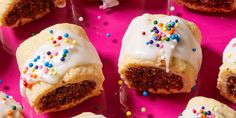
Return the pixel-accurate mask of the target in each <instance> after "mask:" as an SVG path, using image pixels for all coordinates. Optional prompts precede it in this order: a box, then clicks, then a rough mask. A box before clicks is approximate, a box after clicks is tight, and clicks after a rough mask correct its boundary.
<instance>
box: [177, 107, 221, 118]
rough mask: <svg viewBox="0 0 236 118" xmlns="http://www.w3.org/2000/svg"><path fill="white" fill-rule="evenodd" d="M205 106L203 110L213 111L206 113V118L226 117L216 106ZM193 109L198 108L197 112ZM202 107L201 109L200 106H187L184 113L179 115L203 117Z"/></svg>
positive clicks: (183, 116) (182, 116)
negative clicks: (200, 111)
mask: <svg viewBox="0 0 236 118" xmlns="http://www.w3.org/2000/svg"><path fill="white" fill-rule="evenodd" d="M204 108H205V109H204V110H203V111H205V112H207V111H210V112H211V114H209V115H206V117H205V118H225V117H224V116H223V115H222V113H220V112H219V111H218V109H217V108H216V107H215V108H207V107H205V106H204ZM193 109H195V110H196V113H194V112H193ZM200 109H201V107H200V106H198V107H195V108H194V107H193V108H191V109H190V108H187V109H185V110H184V111H183V112H182V114H181V115H180V116H179V118H202V116H203V115H202V114H201V113H199V110H200Z"/></svg>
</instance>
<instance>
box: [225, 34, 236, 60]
mask: <svg viewBox="0 0 236 118" xmlns="http://www.w3.org/2000/svg"><path fill="white" fill-rule="evenodd" d="M223 63H236V38H234V39H232V40H231V41H230V42H229V44H228V45H227V46H226V48H225V50H224V53H223Z"/></svg>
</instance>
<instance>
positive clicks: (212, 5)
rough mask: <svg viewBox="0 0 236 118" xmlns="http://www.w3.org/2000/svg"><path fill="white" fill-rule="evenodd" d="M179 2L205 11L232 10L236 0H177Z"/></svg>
mask: <svg viewBox="0 0 236 118" xmlns="http://www.w3.org/2000/svg"><path fill="white" fill-rule="evenodd" d="M176 1H177V3H179V4H181V5H183V6H185V7H187V8H190V9H193V10H197V11H203V12H232V11H234V9H235V4H236V3H235V0H176Z"/></svg>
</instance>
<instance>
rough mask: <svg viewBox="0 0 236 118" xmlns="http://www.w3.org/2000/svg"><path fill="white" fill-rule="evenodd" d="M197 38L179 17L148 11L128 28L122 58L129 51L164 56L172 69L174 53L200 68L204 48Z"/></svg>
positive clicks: (146, 56) (142, 56) (142, 55)
mask: <svg viewBox="0 0 236 118" xmlns="http://www.w3.org/2000/svg"><path fill="white" fill-rule="evenodd" d="M196 38H197V37H196V36H194V34H193V33H192V32H191V31H190V29H189V27H188V26H187V25H186V24H185V22H184V21H183V20H182V19H181V18H179V17H176V16H165V15H159V16H158V15H151V14H144V15H142V16H139V17H137V18H135V19H134V20H133V21H132V22H131V24H130V26H129V28H128V30H127V31H126V33H125V35H124V38H123V41H122V49H121V54H120V59H119V62H121V61H122V59H123V56H127V55H128V56H131V57H134V58H138V59H145V60H152V61H154V60H156V59H157V58H161V59H162V60H165V62H166V71H167V72H169V65H170V64H169V62H170V57H172V56H173V57H176V58H179V59H182V60H184V61H187V62H189V63H190V64H192V65H193V67H194V68H195V69H196V70H197V71H199V70H200V66H201V63H202V51H201V47H200V43H199V41H198V39H196Z"/></svg>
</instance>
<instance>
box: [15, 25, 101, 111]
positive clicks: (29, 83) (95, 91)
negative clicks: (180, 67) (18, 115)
mask: <svg viewBox="0 0 236 118" xmlns="http://www.w3.org/2000/svg"><path fill="white" fill-rule="evenodd" d="M16 57H17V62H18V67H19V69H20V72H21V79H20V89H21V94H22V95H23V96H25V97H27V98H28V101H29V103H30V105H31V106H32V107H33V108H34V109H35V110H36V112H38V113H45V112H56V111H61V110H64V109H68V108H71V107H73V106H75V105H77V104H79V103H81V102H83V101H85V100H86V99H88V98H90V97H93V96H96V95H99V94H100V93H101V90H103V88H102V84H103V81H104V76H103V73H102V63H101V60H100V58H99V55H98V54H97V51H96V49H95V48H94V47H93V45H92V44H91V43H90V41H89V39H88V37H87V35H86V33H85V31H84V30H83V29H82V28H81V27H80V26H77V25H73V24H67V23H64V24H57V25H54V26H51V27H49V28H46V29H45V30H43V31H41V32H40V33H39V34H37V35H35V36H33V37H31V38H29V39H27V40H26V41H24V42H23V43H22V44H21V45H20V46H19V47H18V48H17V52H16Z"/></svg>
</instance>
